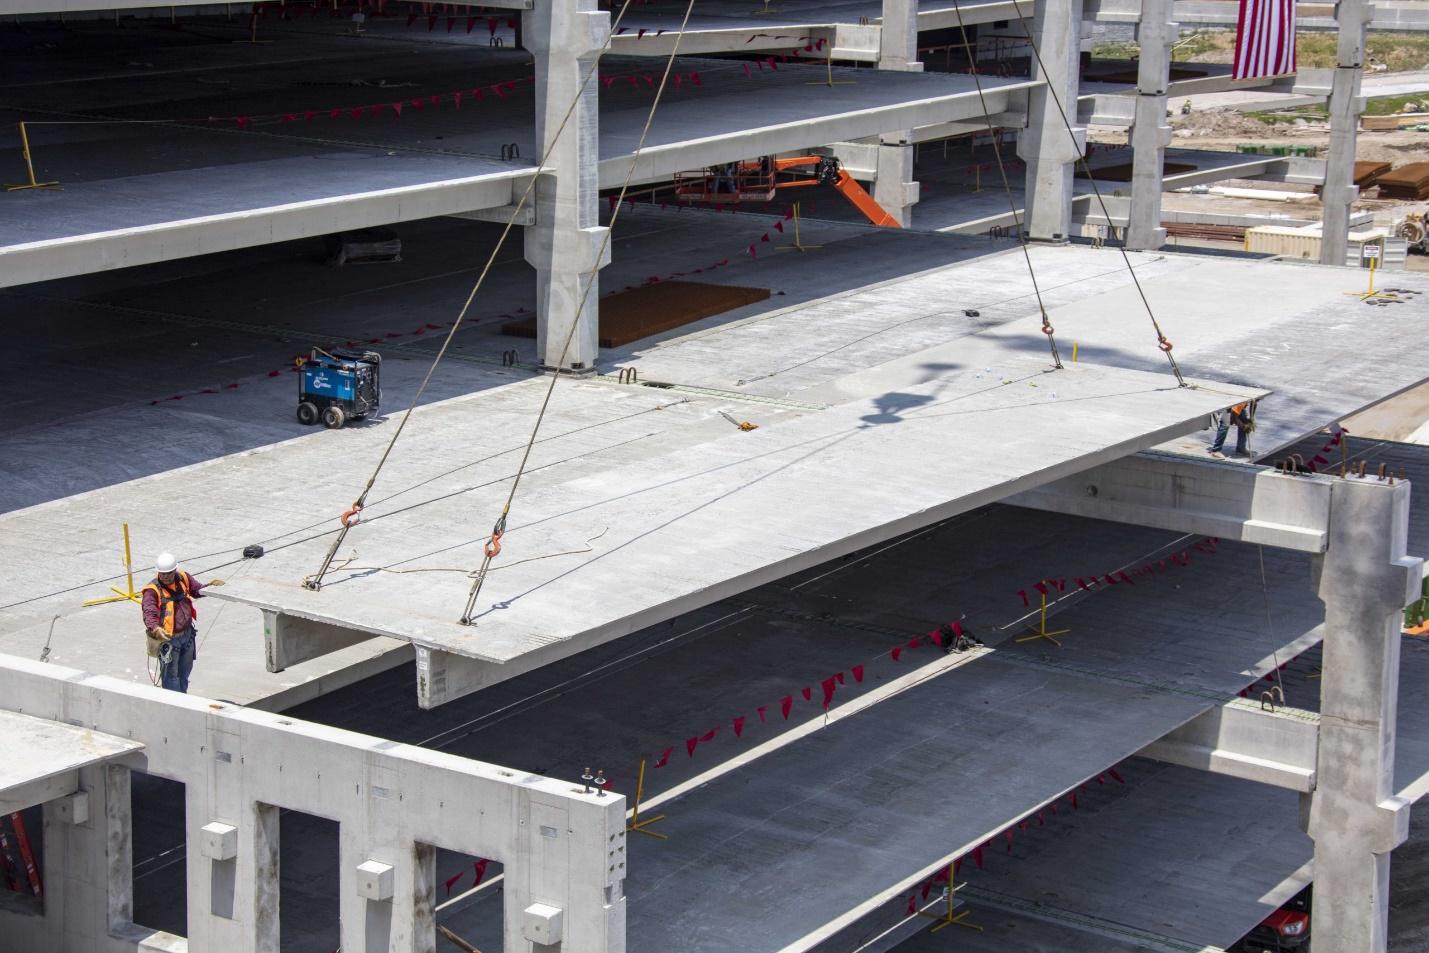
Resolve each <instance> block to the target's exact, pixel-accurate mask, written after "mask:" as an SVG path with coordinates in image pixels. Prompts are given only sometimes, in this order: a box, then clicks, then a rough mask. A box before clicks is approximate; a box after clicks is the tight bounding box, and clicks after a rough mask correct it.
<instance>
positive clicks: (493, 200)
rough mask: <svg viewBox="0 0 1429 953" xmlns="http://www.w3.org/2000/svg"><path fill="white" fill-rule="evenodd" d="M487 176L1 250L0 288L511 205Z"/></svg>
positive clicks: (505, 187)
mask: <svg viewBox="0 0 1429 953" xmlns="http://www.w3.org/2000/svg"><path fill="white" fill-rule="evenodd" d="M520 175H529V173H525V172H521V171H517V170H513V171H512V172H510V173H503V174H496V175H481V176H475V177H472V178H469V179H450V180H448V181H444V182H426V183H422V184H419V185H408V186H402V187H400V188H392V189H381V190H378V191H375V192H362V193H356V194H350V195H336V196H331V197H328V198H321V199H313V200H310V201H304V202H292V203H288V204H285V205H275V206H270V207H266V208H251V209H241V208H240V209H235V210H233V211H231V212H223V213H220V214H217V215H204V216H200V217H197V218H186V219H178V220H176V221H169V222H160V223H157V224H154V225H141V226H137V227H134V228H122V229H114V230H112V231H105V232H89V233H85V234H80V235H73V236H66V237H63V238H53V239H46V240H43V241H36V242H27V243H24V244H19V245H10V246H8V247H5V248H0V287H10V286H12V285H23V284H27V283H29V282H34V281H48V280H50V279H52V278H67V277H70V276H72V275H84V274H89V273H90V272H95V271H109V270H111V269H114V268H129V267H131V266H134V265H149V264H153V263H154V262H159V261H168V260H170V259H173V258H186V257H189V256H191V255H207V254H210V253H212V252H220V251H232V250H234V249H237V248H252V247H255V246H258V245H269V244H273V243H275V242H286V241H292V240H293V239H296V238H311V237H313V236H316V235H329V234H332V233H333V232H343V231H349V230H352V229H360V228H370V227H372V226H375V225H391V224H393V223H395V222H410V221H415V220H417V219H422V218H433V217H435V216H439V215H449V214H451V213H453V212H464V211H469V210H472V209H478V208H491V207H497V206H502V205H507V204H509V203H510V202H511V183H512V180H513V179H514V178H516V177H517V176H520Z"/></svg>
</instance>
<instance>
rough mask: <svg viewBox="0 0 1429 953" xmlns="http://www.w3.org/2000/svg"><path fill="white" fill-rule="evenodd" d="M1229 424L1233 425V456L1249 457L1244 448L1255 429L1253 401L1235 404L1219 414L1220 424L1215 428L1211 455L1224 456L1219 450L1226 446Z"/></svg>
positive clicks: (1246, 448)
mask: <svg viewBox="0 0 1429 953" xmlns="http://www.w3.org/2000/svg"><path fill="white" fill-rule="evenodd" d="M1231 424H1235V455H1236V456H1238V457H1248V456H1250V449H1249V447H1247V446H1246V442H1247V440H1248V439H1249V437H1250V432H1251V431H1252V430H1254V429H1255V404H1254V402H1253V401H1245V402H1243V403H1239V404H1236V405H1234V406H1233V407H1231V409H1230V410H1227V411H1225V412H1224V413H1222V414H1221V422H1220V424H1219V425H1218V426H1217V427H1216V442H1215V443H1213V444H1211V455H1212V456H1215V457H1224V456H1225V454H1224V453H1222V452H1221V449H1222V448H1223V447H1225V445H1226V434H1228V433H1230V429H1231Z"/></svg>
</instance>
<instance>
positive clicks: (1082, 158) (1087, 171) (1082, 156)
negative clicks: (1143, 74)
mask: <svg viewBox="0 0 1429 953" xmlns="http://www.w3.org/2000/svg"><path fill="white" fill-rule="evenodd" d="M954 5H955V6H956V0H954ZM1012 9H1013V10H1014V11H1015V12H1016V13H1017V20H1018V22H1019V23H1021V24H1022V29H1023V31H1024V32H1025V33H1026V34H1027V45H1028V46H1029V47H1030V48H1031V50H1032V55H1033V57H1034V58H1035V59H1036V60H1037V67H1038V68H1039V69H1040V70H1041V71H1042V83H1043V86H1044V87H1045V88H1046V90H1047V93H1048V95H1050V96H1051V97H1052V102H1053V103H1054V104H1055V105H1056V107H1057V114H1058V115H1059V116H1061V117H1062V125H1063V126H1065V127H1066V129H1067V136H1068V137H1069V138H1070V139H1071V140H1072V145H1073V147H1074V148H1075V146H1076V144H1077V134H1076V133H1075V132H1073V131H1072V123H1071V120H1069V119H1068V118H1067V110H1066V109H1065V108H1063V106H1062V97H1060V96H1058V95H1057V90H1056V89H1055V88H1053V86H1052V84H1051V83H1049V82H1047V77H1048V76H1049V75H1050V74H1049V73H1048V71H1047V64H1046V63H1044V62H1043V61H1042V52H1041V51H1040V50H1038V49H1037V41H1036V40H1035V39H1033V37H1032V30H1030V29H1029V28H1028V25H1027V17H1025V16H1023V14H1022V5H1021V3H1020V2H1019V0H1012ZM1077 162H1078V164H1080V165H1081V167H1082V173H1083V174H1084V175H1085V176H1086V177H1087V181H1088V182H1090V183H1091V185H1092V194H1093V195H1095V196H1096V199H1097V204H1098V205H1100V206H1101V211H1102V217H1103V218H1104V219H1106V222H1107V227H1111V213H1110V212H1108V211H1107V206H1106V199H1104V198H1103V197H1102V190H1101V189H1100V188H1099V187H1098V186H1097V180H1096V178H1095V177H1094V176H1093V175H1092V169H1091V166H1090V165H1089V164H1088V163H1087V156H1086V153H1084V152H1081V151H1080V150H1078V155H1077ZM1117 250H1118V251H1119V252H1121V260H1122V261H1124V262H1125V263H1126V270H1127V273H1128V274H1130V275H1131V283H1132V284H1134V285H1135V286H1136V293H1137V294H1138V295H1140V297H1141V304H1142V306H1143V307H1144V308H1145V309H1146V316H1147V317H1148V318H1150V319H1151V327H1152V328H1153V329H1154V330H1155V331H1156V346H1157V347H1158V348H1160V350H1161V353H1163V354H1165V355H1166V360H1167V361H1169V362H1170V363H1171V373H1172V374H1174V375H1176V383H1177V384H1179V385H1180V386H1181V387H1189V386H1190V385H1189V384H1187V383H1186V378H1184V377H1182V376H1181V367H1180V365H1178V364H1177V363H1176V358H1175V357H1173V356H1172V355H1171V347H1172V345H1171V342H1170V340H1168V339H1167V337H1166V335H1165V334H1164V333H1162V331H1161V324H1160V322H1159V321H1157V320H1156V313H1155V312H1154V311H1152V309H1151V302H1150V301H1149V300H1147V297H1146V291H1145V289H1143V288H1142V287H1141V281H1140V280H1139V279H1138V278H1137V277H1136V268H1135V267H1133V265H1132V264H1131V256H1130V255H1128V254H1127V253H1126V244H1125V243H1124V242H1123V243H1122V244H1120V245H1118V246H1117Z"/></svg>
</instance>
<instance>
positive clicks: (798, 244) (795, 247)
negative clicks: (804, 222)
mask: <svg viewBox="0 0 1429 953" xmlns="http://www.w3.org/2000/svg"><path fill="white" fill-rule="evenodd" d="M823 247H824V246H823V245H805V244H804V243H803V242H802V241H800V240H799V203H798V202H795V203H794V244H792V245H780V246H779V247H778V248H776V249H775V251H813V250H814V249H816V248H823Z"/></svg>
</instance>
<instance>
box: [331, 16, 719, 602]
mask: <svg viewBox="0 0 1429 953" xmlns="http://www.w3.org/2000/svg"><path fill="white" fill-rule="evenodd" d="M631 2H632V0H625V2H624V3H623V4H621V7H620V12H619V13H618V14H617V15H616V17H615V21H614V22H613V23H612V24H611V27H610V31H609V32H608V33H607V34H606V37H605V42H604V43H603V44H602V45H601V48H600V50H599V51H598V52H597V53H596V55H595V62H593V63H591V67H590V70H589V71H588V72H587V73H586V75H585V76H584V77H583V78H582V79H581V84H580V86H579V87H577V88H576V92H575V95H574V96H572V97H571V103H570V106H568V107H567V108H566V114H565V115H564V116H562V117H561V122H560V125H558V126H557V127H556V134H555V135H554V136H552V137H551V144H550V146H548V147H547V148H546V150H545V151H544V153H543V154H542V155H541V161H540V162H539V163H538V164H537V165H536V168H535V170H534V171H533V172H532V173H531V176H530V179H529V181H528V182H527V183H526V189H525V191H523V192H522V193H521V198H520V200H519V201H518V202H517V203H516V206H515V207H514V208H513V209H512V210H511V215H510V217H509V218H508V219H507V220H506V225H505V227H503V228H502V229H501V236H500V237H499V238H498V239H497V240H496V245H495V246H494V247H493V248H492V249H491V254H490V255H488V256H487V258H486V264H484V265H483V266H482V268H481V273H480V274H479V275H477V278H476V284H474V285H473V286H472V289H471V293H470V294H468V295H467V296H466V301H465V302H464V303H463V304H462V306H461V310H460V311H459V312H458V313H457V318H456V321H454V322H452V326H451V330H449V331H448V332H447V336H446V339H445V340H443V341H442V346H441V349H440V350H438V351H437V355H436V357H434V358H433V359H432V365H431V367H429V368H427V374H426V376H425V377H423V378H422V383H421V386H419V387H418V388H417V393H416V394H414V395H413V396H412V403H411V405H410V406H408V407H407V411H406V413H404V414H403V415H402V420H401V422H400V423H398V424H397V430H396V431H395V432H394V433H393V434H392V439H391V440H389V441H388V442H387V448H386V449H385V450H383V451H382V456H381V458H380V459H378V461H377V466H376V467H375V468H374V469H373V471H372V476H371V477H369V478H368V480H367V485H366V486H364V487H363V488H362V492H361V493H360V494H358V497H357V500H356V501H355V502H354V503H353V504H352V506H350V507H348V508H347V509H346V510H344V511H343V513H342V516H340V517H339V518H338V521H339V522H340V523H342V529H341V530H340V531H339V532H338V534H337V538H336V539H334V540H333V543H332V546H331V547H330V548H329V549H328V551H327V555H326V556H325V557H323V563H322V566H321V567H320V568H319V569H318V571H317V572H316V573H314V574H313V575H311V576H308V577H307V578H306V579H304V580H303V586H304V587H305V588H307V589H312V590H315V591H316V590H318V589H321V588H322V583H323V576H325V575H327V571H328V569H330V568H331V567H332V561H333V559H335V558H336V557H337V551H338V549H339V548H340V547H341V546H342V544H343V541H344V540H346V539H347V533H348V530H350V529H352V527H354V526H356V525H357V524H358V522H360V521H361V519H362V508H363V506H364V505H366V503H367V494H369V493H371V492H372V486H373V484H374V483H376V482H377V475H378V474H379V473H381V472H382V468H383V466H385V465H386V463H387V458H388V457H390V456H391V455H392V448H393V447H395V446H396V445H397V439H398V438H399V437H401V436H402V431H403V430H404V429H405V428H406V426H407V421H408V420H410V419H411V417H412V412H413V411H414V410H416V409H417V404H418V402H420V401H421V399H422V394H424V393H425V392H426V390H427V385H428V384H429V383H431V380H432V375H433V374H435V373H436V370H437V365H438V364H440V363H441V362H442V358H443V357H445V356H446V353H447V349H448V348H449V347H451V343H452V339H453V338H454V337H456V333H457V331H458V330H460V328H461V323H462V321H464V320H465V319H466V315H467V312H468V311H469V310H471V305H472V302H473V301H475V300H476V295H477V292H478V291H480V290H481V286H482V283H483V282H485V281H486V276H487V275H488V274H489V273H490V272H491V267H492V265H493V264H495V262H496V256H497V255H499V254H500V253H501V249H502V247H503V246H504V245H505V244H506V238H507V236H509V235H510V234H511V230H512V229H513V228H514V227H515V226H516V219H517V217H519V216H520V214H521V210H522V209H523V208H525V207H526V202H527V201H528V200H529V199H530V198H531V195H532V193H533V192H534V191H535V188H536V180H537V179H538V178H540V176H541V173H542V172H543V171H544V170H545V168H546V163H547V162H549V161H550V159H551V153H552V152H554V151H555V148H556V143H557V142H559V141H560V138H561V135H562V134H563V133H564V132H565V129H566V124H567V123H569V122H570V119H571V116H573V115H575V111H576V107H577V106H578V105H580V100H581V96H582V95H583V94H584V93H585V89H586V87H587V86H588V85H590V81H591V79H593V78H594V77H595V74H596V71H597V70H599V69H600V60H601V57H602V56H603V55H604V54H605V52H606V50H608V49H609V48H610V42H611V38H612V37H614V36H615V34H616V31H617V30H618V29H619V27H620V21H621V20H622V19H624V17H625V12H626V11H627V10H629V9H630V4H631ZM691 3H692V4H693V0H691ZM686 16H687V17H688V13H687V14H686ZM668 72H669V68H668V67H667V68H666V73H667V74H668ZM656 101H657V102H658V101H659V100H658V97H657V99H656ZM647 127H648V124H647ZM641 141H642V142H643V141H644V140H643V139H642V140H641ZM627 181H628V180H627ZM567 344H569V341H567ZM562 355H563V356H564V352H562ZM543 409H544V408H543ZM530 452H531V448H530V446H529V445H528V446H527V447H526V453H527V455H528V456H529V454H530ZM522 465H523V466H524V465H525V458H524V457H523V458H522ZM518 479H519V474H518ZM497 548H498V550H499V549H500V543H499V542H498V543H497Z"/></svg>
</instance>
